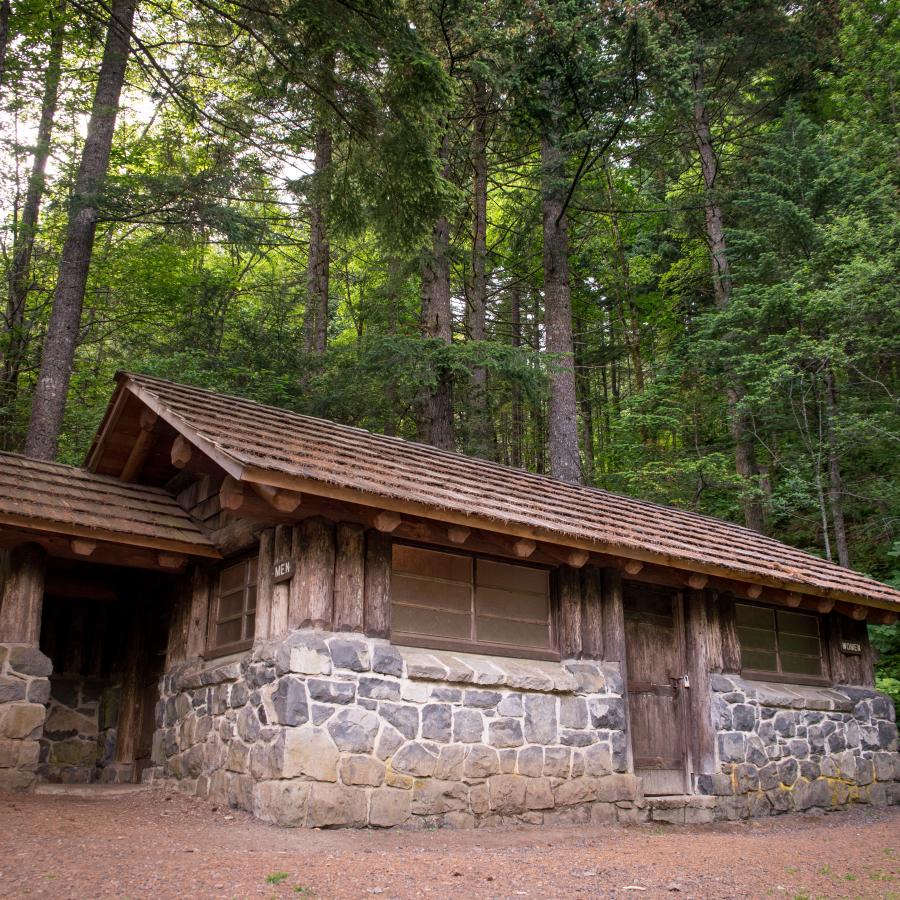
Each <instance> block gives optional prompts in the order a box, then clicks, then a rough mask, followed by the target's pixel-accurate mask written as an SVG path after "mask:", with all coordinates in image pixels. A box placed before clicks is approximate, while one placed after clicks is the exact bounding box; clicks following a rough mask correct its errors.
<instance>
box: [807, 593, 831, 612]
mask: <svg viewBox="0 0 900 900" xmlns="http://www.w3.org/2000/svg"><path fill="white" fill-rule="evenodd" d="M810 605H811V606H812V608H813V609H815V611H816V612H817V613H821V614H822V615H823V616H824V615H827V614H828V613H830V612H831V611H832V610H833V609H834V600H825V599H823V598H821V597H820V598H818V599H815V600H811V601H810Z"/></svg>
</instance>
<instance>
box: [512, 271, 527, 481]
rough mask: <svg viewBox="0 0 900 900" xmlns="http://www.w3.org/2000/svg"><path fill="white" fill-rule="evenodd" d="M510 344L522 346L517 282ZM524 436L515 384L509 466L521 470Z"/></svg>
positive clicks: (522, 419) (513, 388)
mask: <svg viewBox="0 0 900 900" xmlns="http://www.w3.org/2000/svg"><path fill="white" fill-rule="evenodd" d="M509 320H510V327H511V334H510V343H511V344H512V346H513V347H516V348H519V347H521V346H522V292H521V289H520V287H519V284H518V282H517V281H515V280H513V282H512V284H511V285H510V286H509ZM523 436H524V416H523V415H522V392H521V390H520V389H519V386H518V385H517V384H513V386H512V447H511V448H510V464H511V465H513V466H514V467H515V468H517V469H520V468H522V449H523V448H522V441H523Z"/></svg>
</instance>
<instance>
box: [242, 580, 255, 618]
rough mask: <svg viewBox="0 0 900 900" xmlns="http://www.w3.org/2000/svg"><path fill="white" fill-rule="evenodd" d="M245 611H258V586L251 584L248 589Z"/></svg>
mask: <svg viewBox="0 0 900 900" xmlns="http://www.w3.org/2000/svg"><path fill="white" fill-rule="evenodd" d="M244 609H246V610H247V612H250V611H251V610H254V609H256V585H255V584H251V585H250V587H248V588H247V601H246V603H245V604H244Z"/></svg>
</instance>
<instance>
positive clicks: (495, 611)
mask: <svg viewBox="0 0 900 900" xmlns="http://www.w3.org/2000/svg"><path fill="white" fill-rule="evenodd" d="M391 635H392V638H393V640H395V641H398V642H400V643H404V642H405V643H410V644H418V645H420V646H428V647H436V648H441V647H443V648H446V649H484V650H489V651H490V652H496V653H502V654H505V655H520V656H539V657H544V658H555V657H556V655H557V654H556V653H555V647H554V642H553V639H554V636H553V625H552V617H551V614H550V573H549V571H548V570H547V569H542V568H538V567H537V566H523V565H513V564H511V563H506V562H497V561H495V560H490V559H483V558H480V557H475V556H469V555H465V554H461V553H444V552H441V551H438V550H428V549H425V548H424V547H410V546H407V545H404V544H394V550H393V573H392V578H391Z"/></svg>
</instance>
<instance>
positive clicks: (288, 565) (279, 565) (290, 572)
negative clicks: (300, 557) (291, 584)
mask: <svg viewBox="0 0 900 900" xmlns="http://www.w3.org/2000/svg"><path fill="white" fill-rule="evenodd" d="M295 569H296V565H295V564H294V560H292V559H281V560H279V561H278V562H276V563H275V564H274V565H273V566H272V581H273V582H274V583H275V584H280V583H281V582H282V581H290V580H291V579H292V578H293V577H294V570H295Z"/></svg>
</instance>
